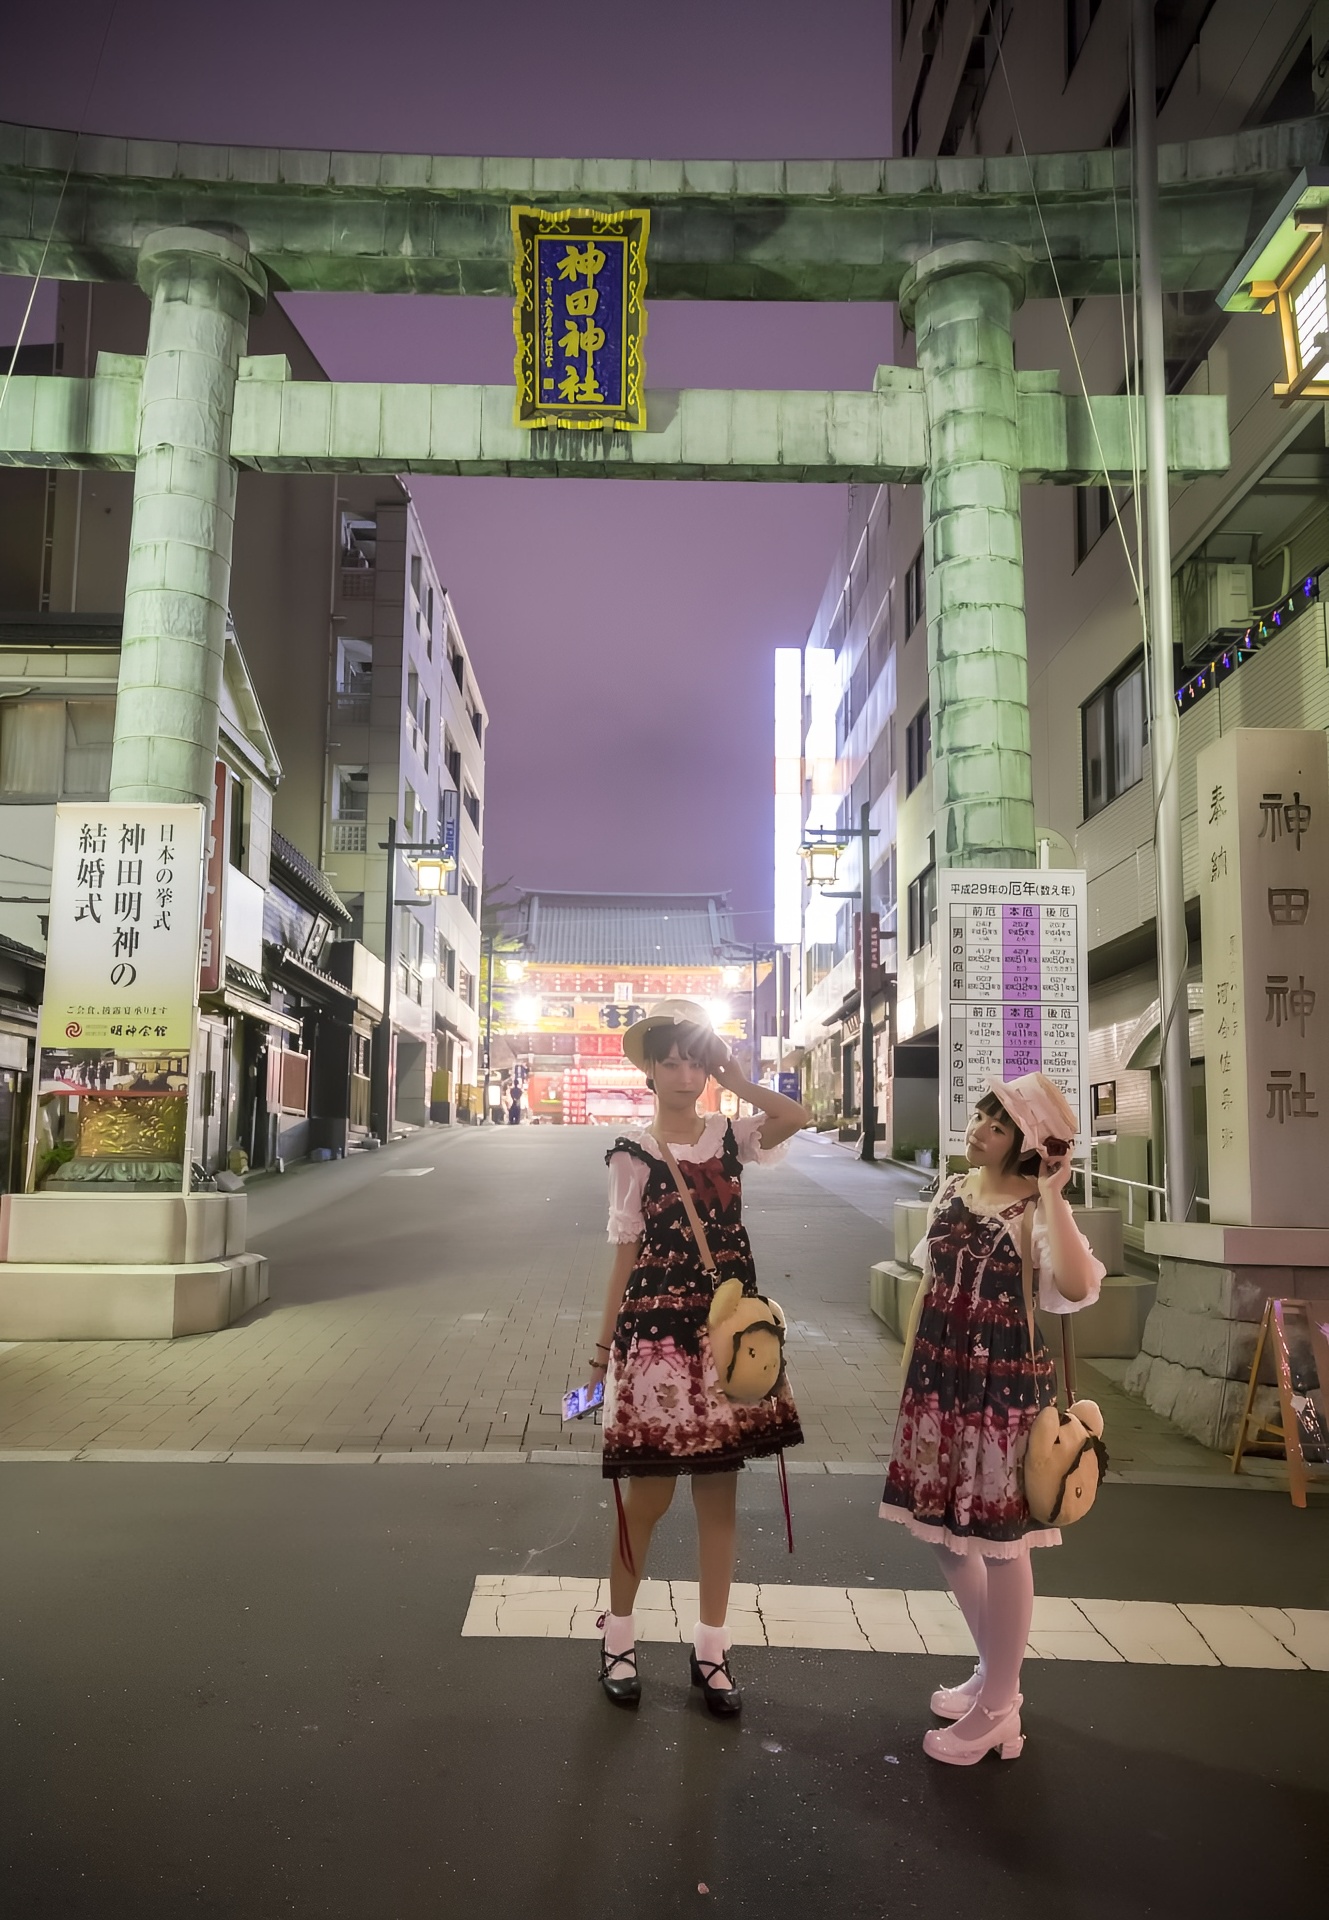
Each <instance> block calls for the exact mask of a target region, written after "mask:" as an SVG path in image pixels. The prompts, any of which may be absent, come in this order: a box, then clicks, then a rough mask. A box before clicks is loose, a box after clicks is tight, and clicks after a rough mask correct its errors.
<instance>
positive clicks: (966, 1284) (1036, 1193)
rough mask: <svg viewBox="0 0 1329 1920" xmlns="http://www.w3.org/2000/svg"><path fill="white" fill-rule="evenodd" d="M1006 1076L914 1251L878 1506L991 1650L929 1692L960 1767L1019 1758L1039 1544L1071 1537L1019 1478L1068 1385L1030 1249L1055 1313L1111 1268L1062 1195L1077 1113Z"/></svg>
mask: <svg viewBox="0 0 1329 1920" xmlns="http://www.w3.org/2000/svg"><path fill="white" fill-rule="evenodd" d="M994 1089H995V1091H994V1092H993V1093H992V1094H989V1095H987V1096H985V1099H984V1100H983V1101H982V1102H981V1103H980V1106H979V1110H978V1112H977V1113H976V1114H975V1116H974V1120H973V1121H972V1122H971V1123H970V1130H969V1160H970V1170H969V1171H968V1172H966V1173H963V1174H955V1175H953V1176H952V1177H951V1178H950V1179H949V1180H947V1181H946V1182H945V1184H944V1185H943V1187H942V1188H941V1191H940V1192H939V1194H938V1195H937V1198H936V1200H935V1201H934V1202H933V1205H932V1209H931V1213H930V1215H929V1218H928V1227H927V1233H926V1236H925V1238H924V1239H923V1241H921V1242H920V1244H919V1246H918V1247H917V1248H916V1249H915V1254H914V1258H915V1261H916V1263H917V1264H918V1265H920V1266H921V1268H922V1272H923V1286H924V1289H925V1292H924V1298H923V1304H922V1311H921V1313H920V1316H919V1320H918V1326H917V1331H916V1334H915V1337H914V1344H913V1349H912V1353H911V1355H910V1359H909V1366H908V1371H907V1373H906V1376H905V1382H904V1390H903V1393H902V1395H901V1400H900V1414H899V1420H898V1423H897V1426H896V1432H895V1444H894V1446H893V1448H892V1452H891V1460H890V1465H889V1467H888V1468H887V1473H886V1485H885V1489H884V1491H883V1493H882V1503H881V1516H882V1518H883V1519H884V1520H895V1521H899V1522H900V1523H902V1524H903V1525H904V1526H907V1527H908V1528H909V1531H910V1532H911V1533H912V1534H914V1535H915V1536H916V1537H917V1538H918V1539H920V1540H925V1541H927V1542H928V1544H929V1545H931V1546H932V1547H934V1548H935V1549H936V1550H937V1554H938V1558H939V1560H940V1563H941V1569H942V1573H943V1575H944V1577H945V1580H946V1584H947V1586H948V1587H949V1588H950V1589H951V1591H952V1593H953V1594H954V1595H955V1598H956V1601H957V1603H958V1605H959V1608H960V1611H961V1613H962V1614H963V1615H964V1619H965V1622H966V1624H967V1626H968V1627H969V1630H970V1633H971V1634H972V1635H973V1638H974V1642H975V1644H976V1646H977V1647H978V1650H979V1664H978V1667H977V1669H976V1670H975V1672H974V1674H973V1676H972V1677H971V1679H970V1680H968V1681H966V1682H965V1683H964V1684H963V1685H962V1686H960V1687H943V1688H940V1689H938V1691H937V1692H936V1693H935V1694H934V1695H933V1710H934V1712H936V1713H937V1714H938V1715H939V1717H941V1718H943V1719H951V1720H956V1721H957V1722H959V1724H958V1725H957V1727H956V1728H954V1729H953V1730H947V1731H944V1732H943V1731H941V1730H934V1731H933V1732H932V1733H930V1734H928V1735H927V1737H926V1739H925V1740H924V1750H925V1751H926V1752H927V1753H928V1754H930V1755H931V1757H932V1758H934V1759H938V1760H946V1761H949V1762H950V1763H951V1764H953V1765H968V1764H971V1762H972V1761H975V1760H978V1759H981V1758H982V1757H983V1755H984V1754H985V1753H987V1752H988V1751H990V1750H991V1749H992V1748H994V1747H995V1748H997V1749H998V1750H999V1751H1000V1752H1001V1754H1002V1757H1003V1759H1013V1758H1014V1757H1015V1756H1016V1755H1017V1754H1018V1753H1019V1751H1020V1749H1021V1746H1022V1745H1023V1736H1022V1734H1021V1732H1020V1720H1019V1708H1020V1698H1021V1697H1020V1694H1019V1674H1020V1664H1021V1661H1022V1659H1023V1656H1024V1650H1025V1645H1026V1642H1027V1640H1028V1634H1029V1622H1030V1618H1031V1615H1032V1611H1033V1575H1032V1572H1031V1570H1030V1565H1029V1549H1030V1548H1031V1547H1055V1546H1059V1545H1060V1544H1061V1534H1060V1532H1059V1531H1058V1529H1057V1528H1056V1527H1045V1526H1040V1525H1039V1523H1038V1522H1037V1521H1035V1520H1034V1518H1033V1517H1032V1515H1031V1514H1030V1512H1029V1508H1028V1505H1027V1504H1026V1501H1025V1497H1024V1490H1023V1487H1022V1484H1021V1464H1022V1461H1023V1458H1024V1451H1025V1446H1026V1444H1027V1442H1028V1439H1029V1430H1030V1428H1031V1427H1032V1426H1033V1424H1034V1421H1035V1419H1036V1418H1037V1416H1038V1414H1039V1412H1040V1410H1041V1409H1042V1408H1043V1407H1045V1406H1049V1405H1051V1404H1052V1403H1053V1402H1054V1401H1055V1399H1056V1394H1057V1382H1056V1370H1055V1368H1054V1366H1053V1362H1052V1357H1051V1355H1050V1354H1049V1352H1048V1350H1047V1345H1046V1342H1045V1341H1044V1339H1043V1335H1042V1333H1041V1332H1040V1331H1039V1329H1038V1326H1037V1323H1036V1322H1035V1323H1034V1325H1033V1332H1032V1339H1031V1337H1030V1314H1029V1309H1028V1304H1027V1300H1026V1292H1025V1280H1024V1268H1025V1260H1026V1258H1027V1259H1028V1262H1029V1266H1030V1274H1031V1286H1032V1291H1033V1297H1034V1300H1035V1301H1036V1303H1037V1305H1038V1306H1039V1307H1041V1308H1042V1309H1043V1311H1045V1312H1051V1313H1073V1312H1075V1311H1076V1310H1077V1309H1078V1308H1080V1307H1084V1306H1089V1305H1091V1304H1092V1302H1093V1301H1094V1300H1096V1299H1097V1298H1098V1294H1099V1289H1100V1286H1101V1283H1102V1279H1103V1273H1104V1268H1103V1265H1102V1263H1101V1262H1100V1261H1099V1260H1097V1259H1096V1258H1095V1257H1094V1255H1093V1252H1092V1250H1091V1249H1090V1247H1089V1243H1088V1242H1087V1241H1086V1240H1085V1238H1084V1236H1083V1234H1081V1233H1080V1231H1079V1228H1078V1227H1077V1225H1076V1223H1075V1220H1074V1218H1073V1216H1072V1215H1071V1212H1070V1208H1069V1207H1068V1205H1067V1203H1066V1200H1065V1196H1064V1192H1063V1189H1064V1187H1065V1185H1066V1181H1067V1179H1068V1178H1069V1176H1070V1146H1069V1143H1070V1140H1071V1139H1073V1137H1074V1133H1075V1121H1074V1115H1073V1114H1071V1112H1070V1110H1069V1108H1068V1106H1067V1103H1066V1101H1065V1099H1064V1097H1063V1096H1062V1095H1061V1092H1060V1090H1059V1089H1058V1088H1056V1087H1055V1086H1054V1085H1053V1083H1052V1082H1051V1081H1048V1080H1046V1078H1045V1076H1044V1075H1042V1074H1027V1075H1025V1076H1023V1078H1022V1079H1020V1080H1017V1081H1013V1082H1011V1083H1010V1085H1009V1086H1004V1085H1002V1083H1000V1082H996V1083H994ZM1017 1113H1018V1115H1019V1119H1020V1121H1021V1123H1022V1124H1020V1125H1017V1124H1016V1121H1015V1119H1014V1118H1013V1117H1012V1116H1013V1115H1014V1114H1017ZM1031 1139H1032V1140H1034V1141H1036V1142H1037V1143H1038V1145H1037V1147H1036V1148H1035V1152H1034V1153H1033V1154H1030V1153H1029V1152H1028V1145H1029V1142H1030V1140H1031ZM1040 1149H1041V1151H1040ZM1058 1149H1059V1150H1060V1151H1058ZM1035 1169H1037V1179H1035V1177H1034V1170H1035ZM1059 1280H1061V1281H1064V1284H1065V1289H1066V1290H1065V1291H1064V1292H1063V1291H1062V1287H1061V1285H1059Z"/></svg>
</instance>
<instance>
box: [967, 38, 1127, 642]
mask: <svg viewBox="0 0 1329 1920" xmlns="http://www.w3.org/2000/svg"><path fill="white" fill-rule="evenodd" d="M997 63H998V65H999V66H1000V68H1001V77H1002V79H1003V80H1004V81H1005V83H1006V97H1007V99H1008V100H1009V101H1010V105H1011V118H1012V119H1013V121H1014V122H1015V137H1016V139H1017V140H1018V141H1019V143H1020V157H1021V158H1022V159H1023V161H1024V164H1025V172H1026V173H1027V174H1028V176H1029V191H1030V194H1031V196H1032V198H1033V202H1034V212H1035V214H1036V215H1037V216H1038V229H1039V232H1040V233H1041V235H1042V237H1043V251H1044V252H1045V253H1046V255H1047V261H1048V267H1049V269H1050V271H1051V274H1052V285H1053V287H1054V289H1055V290H1056V298H1057V305H1058V307H1059V308H1060V309H1061V317H1062V322H1063V324H1064V325H1065V328H1066V339H1067V341H1068V343H1069V345H1070V350H1071V358H1072V360H1073V361H1074V362H1075V377H1076V379H1077V381H1078V382H1079V385H1080V392H1081V395H1082V396H1083V399H1084V403H1085V411H1086V412H1087V414H1088V416H1089V425H1090V428H1091V429H1092V431H1093V436H1094V446H1095V448H1096V450H1097V453H1098V458H1099V461H1100V463H1101V472H1102V475H1103V482H1104V485H1105V486H1107V489H1108V497H1109V499H1110V500H1111V502H1112V517H1113V519H1114V521H1115V522H1116V527H1117V532H1118V534H1119V535H1120V537H1121V546H1122V552H1123V553H1124V555H1125V557H1126V566H1127V570H1128V571H1129V573H1130V576H1131V584H1132V586H1133V587H1134V588H1135V591H1136V595H1137V597H1138V598H1139V600H1140V604H1141V606H1142V607H1143V604H1144V597H1143V594H1142V592H1141V588H1140V576H1139V571H1138V569H1137V567H1136V564H1135V561H1134V559H1133V558H1132V555H1131V548H1130V542H1129V540H1128V539H1127V537H1126V528H1125V523H1124V522H1123V520H1122V517H1121V508H1120V505H1119V503H1118V501H1117V497H1116V494H1115V492H1114V491H1113V488H1112V486H1111V484H1110V482H1109V481H1108V477H1107V476H1108V460H1107V453H1106V451H1105V450H1104V447H1103V437H1102V435H1101V433H1100V432H1099V428H1098V420H1097V418H1096V417H1095V414H1094V404H1093V399H1092V397H1091V396H1090V392H1089V383H1088V382H1087V380H1086V379H1085V377H1084V366H1083V364H1082V363H1081V360H1080V349H1079V347H1078V346H1077V345H1076V341H1075V332H1074V329H1073V327H1072V326H1071V316H1070V312H1069V310H1068V308H1067V305H1066V299H1065V296H1064V295H1063V293H1062V290H1061V276H1060V274H1059V273H1058V272H1057V262H1056V257H1055V255H1054V254H1053V251H1052V240H1051V237H1050V235H1049V233H1048V229H1047V221H1046V220H1045V219H1044V217H1043V203H1042V201H1041V200H1040V198H1039V195H1038V182H1037V181H1036V180H1035V178H1034V165H1033V161H1032V160H1031V159H1030V157H1029V149H1028V147H1027V145H1026V144H1025V137H1024V128H1023V126H1022V125H1021V123H1020V110H1019V108H1018V107H1017V106H1016V104H1015V90H1014V88H1013V87H1012V86H1011V76H1010V72H1009V70H1008V68H1007V66H1006V50H1005V48H1004V46H1003V45H1002V43H1001V41H1000V40H998V41H997ZM1115 168H1116V162H1115V160H1114V162H1113V180H1114V192H1115V177H1116V175H1115Z"/></svg>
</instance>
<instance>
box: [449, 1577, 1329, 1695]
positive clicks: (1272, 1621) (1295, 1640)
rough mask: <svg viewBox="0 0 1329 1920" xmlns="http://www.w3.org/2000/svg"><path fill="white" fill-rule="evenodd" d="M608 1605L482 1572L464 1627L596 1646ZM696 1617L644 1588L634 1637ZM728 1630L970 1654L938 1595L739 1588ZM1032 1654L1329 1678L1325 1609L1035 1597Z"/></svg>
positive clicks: (685, 1626) (683, 1587)
mask: <svg viewBox="0 0 1329 1920" xmlns="http://www.w3.org/2000/svg"><path fill="white" fill-rule="evenodd" d="M608 1604H609V1583H608V1581H607V1580H583V1579H577V1578H574V1577H572V1576H571V1575H568V1574H555V1575H549V1576H545V1575H539V1574H514V1573H508V1574H503V1573H499V1574H485V1573H482V1574H478V1575H477V1576H476V1580H475V1585H474V1587H473V1589H472V1592H471V1602H470V1606H469V1607H468V1609H467V1613H466V1618H465V1620H464V1622H463V1623H462V1629H461V1631H462V1635H463V1637H464V1638H466V1639H495V1638H497V1639H522V1640H530V1639H535V1640H595V1639H597V1638H598V1637H599V1629H598V1628H597V1626H596V1624H595V1621H596V1616H597V1615H598V1614H600V1613H602V1612H603V1611H604V1609H605V1608H606V1607H607V1606H608ZM696 1611H697V1587H696V1583H695V1582H694V1581H690V1580H643V1581H642V1584H641V1589H640V1592H639V1594H638V1599H637V1606H636V1610H635V1615H634V1617H635V1619H636V1623H637V1637H638V1639H639V1640H659V1641H666V1642H669V1643H677V1642H680V1641H686V1640H687V1639H688V1638H689V1637H690V1635H691V1632H692V1622H693V1620H694V1618H695V1615H696ZM729 1627H730V1631H731V1633H732V1634H733V1639H734V1644H735V1646H740V1647H801V1648H804V1649H813V1648H815V1649H819V1650H822V1651H829V1650H835V1651H846V1652H852V1653H931V1654H937V1653H945V1654H952V1653H953V1654H957V1655H967V1656H971V1657H972V1655H973V1653H974V1643H973V1641H972V1640H971V1639H970V1637H969V1631H968V1629H967V1627H966V1626H965V1624H964V1621H963V1619H962V1618H961V1616H960V1611H959V1609H958V1607H957V1606H956V1604H955V1601H954V1600H953V1598H952V1597H951V1595H950V1594H949V1593H946V1592H945V1591H944V1590H942V1589H940V1588H936V1587H925V1588H903V1587H796V1586H785V1585H782V1584H777V1583H766V1582H763V1583H761V1584H752V1583H743V1582H735V1584H734V1587H733V1590H732V1594H731V1598H730V1612H729ZM1029 1658H1030V1659H1031V1660H1086V1661H1113V1662H1118V1663H1123V1664H1127V1665H1132V1666H1166V1667H1243V1668H1251V1667H1260V1668H1268V1667H1282V1668H1287V1669H1293V1668H1295V1669H1297V1670H1299V1671H1302V1672H1304V1671H1306V1670H1307V1669H1314V1670H1315V1671H1317V1672H1321V1673H1329V1612H1316V1611H1314V1610H1312V1609H1309V1608H1303V1607H1287V1608H1284V1607H1235V1606H1221V1607H1220V1606H1203V1605H1199V1604H1195V1603H1189V1602H1188V1603H1187V1604H1185V1605H1184V1606H1174V1605H1173V1604H1172V1603H1171V1602H1170V1601H1163V1600H1067V1599H1060V1598H1057V1597H1056V1596H1053V1595H1046V1596H1043V1595H1040V1596H1039V1597H1038V1598H1036V1599H1035V1601H1034V1618H1033V1624H1032V1626H1031V1628H1030V1633H1029Z"/></svg>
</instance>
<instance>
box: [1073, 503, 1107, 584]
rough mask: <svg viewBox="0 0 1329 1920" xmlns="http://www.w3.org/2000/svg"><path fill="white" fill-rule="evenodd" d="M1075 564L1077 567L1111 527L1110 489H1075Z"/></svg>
mask: <svg viewBox="0 0 1329 1920" xmlns="http://www.w3.org/2000/svg"><path fill="white" fill-rule="evenodd" d="M1073 491H1074V493H1075V564H1076V566H1077V567H1078V566H1079V565H1080V563H1081V561H1082V560H1084V559H1086V558H1087V557H1088V555H1089V554H1090V553H1092V552H1093V550H1094V548H1095V547H1096V546H1097V545H1098V543H1099V541H1100V540H1101V539H1102V538H1103V535H1104V534H1105V533H1106V532H1107V530H1108V528H1109V527H1110V526H1111V525H1112V519H1113V514H1112V489H1111V487H1076V488H1074V490H1073Z"/></svg>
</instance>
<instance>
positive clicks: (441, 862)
mask: <svg viewBox="0 0 1329 1920" xmlns="http://www.w3.org/2000/svg"><path fill="white" fill-rule="evenodd" d="M407 864H408V865H409V866H410V867H411V869H412V870H413V872H414V874H415V891H416V892H417V893H418V894H419V895H420V896H421V897H422V898H423V899H429V900H435V899H437V898H438V897H439V896H440V895H441V894H445V893H446V892H447V890H448V871H449V868H450V866H451V864H452V863H451V862H450V861H449V860H446V859H445V858H444V857H443V856H442V855H441V854H437V853H421V854H417V855H416V856H415V857H414V858H413V859H411V860H410V861H408V863H407Z"/></svg>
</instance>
